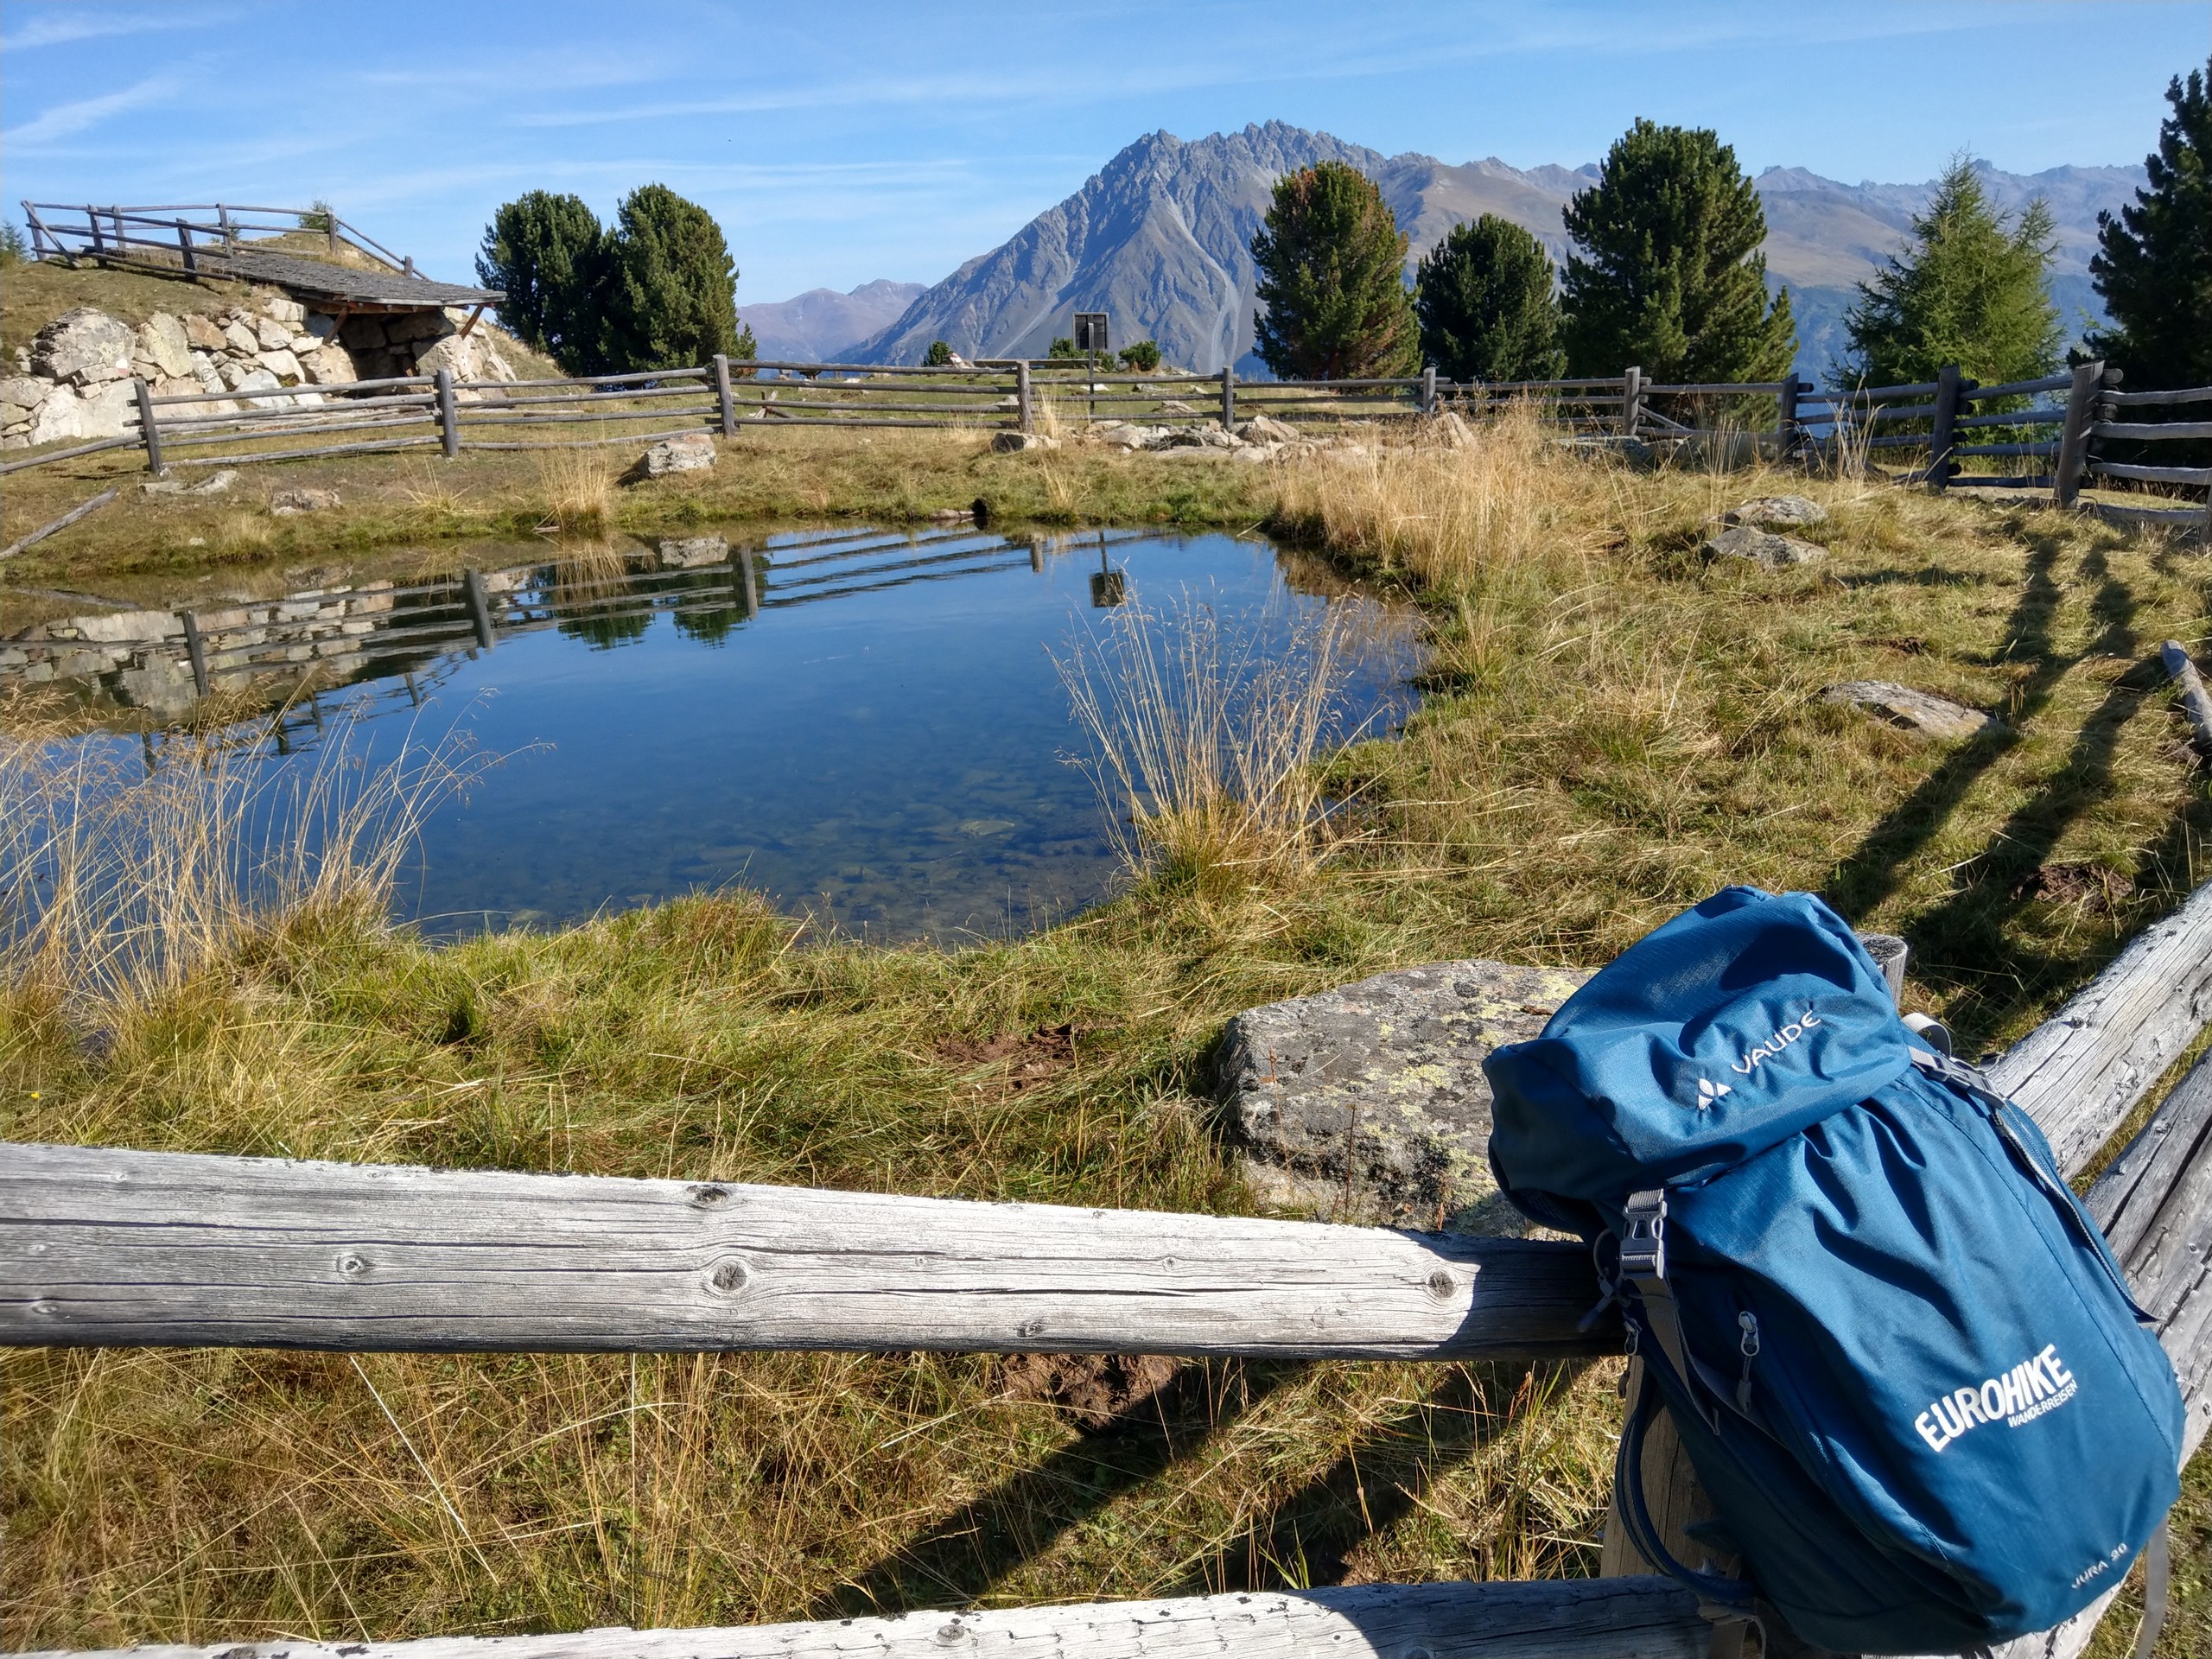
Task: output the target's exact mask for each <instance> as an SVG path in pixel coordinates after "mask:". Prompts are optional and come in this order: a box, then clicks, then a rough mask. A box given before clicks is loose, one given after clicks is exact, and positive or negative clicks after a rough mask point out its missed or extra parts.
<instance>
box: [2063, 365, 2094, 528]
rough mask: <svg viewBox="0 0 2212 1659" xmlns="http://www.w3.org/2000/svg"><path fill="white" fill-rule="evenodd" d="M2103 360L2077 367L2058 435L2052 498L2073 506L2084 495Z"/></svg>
mask: <svg viewBox="0 0 2212 1659" xmlns="http://www.w3.org/2000/svg"><path fill="white" fill-rule="evenodd" d="M2104 374H2105V365H2104V364H2103V362H2102V361H2101V360H2100V361H2097V362H2094V363H2081V364H2076V365H2075V369H2074V384H2073V385H2071V386H2070V387H2069V388H2068V389H2067V392H2066V424H2065V426H2064V427H2063V429H2061V430H2060V432H2059V435H2058V465H2057V467H2056V468H2055V469H2054V470H2053V473H2052V475H2051V480H2050V499H2051V500H2052V501H2053V502H2055V503H2056V505H2059V506H2062V507H2070V506H2072V505H2074V498H2075V496H2076V495H2078V494H2080V493H2081V490H2082V473H2083V472H2085V471H2086V470H2087V469H2088V464H2089V427H2090V425H2091V424H2092V423H2094V421H2095V420H2096V418H2097V392H2098V390H2099V386H2100V383H2101V381H2102V380H2103V379H2104Z"/></svg>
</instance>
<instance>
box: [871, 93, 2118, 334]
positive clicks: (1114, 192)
mask: <svg viewBox="0 0 2212 1659" xmlns="http://www.w3.org/2000/svg"><path fill="white" fill-rule="evenodd" d="M1321 161H1341V162H1348V163H1350V164H1351V165H1352V166H1354V167H1357V168H1359V169H1360V171H1362V172H1363V173H1365V174H1366V175H1368V176H1369V177H1370V178H1372V179H1374V180H1375V181H1376V185H1377V186H1378V187H1379V188H1381V190H1382V193H1383V199H1384V200H1386V201H1388V202H1389V204H1390V207H1391V209H1392V211H1393V212H1394V213H1396V214H1397V216H1398V226H1399V228H1400V229H1401V230H1402V231H1405V232H1407V234H1408V251H1407V260H1408V268H1409V269H1410V267H1411V265H1412V264H1413V262H1414V261H1415V260H1417V259H1418V258H1419V257H1420V256H1421V254H1422V253H1423V252H1424V251H1427V249H1428V248H1429V247H1431V246H1433V245H1434V244H1435V243H1436V242H1437V241H1439V240H1440V239H1441V238H1442V237H1443V236H1444V235H1445V233H1446V232H1448V231H1449V230H1450V229H1451V228H1452V226H1454V225H1456V224H1460V223H1464V222H1465V221H1466V220H1468V219H1473V218H1475V217H1476V216H1477V215H1478V214H1479V213H1500V214H1502V215H1503V216H1504V217H1505V218H1508V219H1512V220H1514V221H1515V222H1516V224H1520V225H1522V226H1525V227H1527V228H1528V229H1529V231H1531V232H1534V233H1535V235H1536V237H1537V238H1539V239H1540V240H1541V242H1542V243H1543V244H1544V245H1545V248H1546V250H1547V251H1548V252H1549V253H1550V254H1551V256H1552V258H1553V261H1554V264H1560V263H1563V261H1564V259H1565V257H1566V253H1567V232H1566V227H1565V225H1564V223H1563V221H1562V219H1561V218H1560V213H1561V210H1562V209H1563V208H1564V207H1565V206H1566V204H1567V200H1568V198H1569V197H1570V196H1572V195H1573V193H1574V192H1575V191H1577V190H1579V189H1582V188H1586V187H1587V186H1588V185H1589V184H1591V183H1592V182H1593V181H1595V180H1596V178H1597V176H1598V169H1597V167H1596V165H1595V164H1594V163H1588V164H1585V165H1583V166H1581V167H1579V168H1568V167H1564V166H1560V165H1558V164H1556V163H1547V164H1544V165H1542V166H1539V167H1534V168H1516V167H1513V166H1511V165H1510V164H1509V163H1507V162H1503V161H1501V160H1500V159H1498V158H1497V157H1496V156H1486V157H1484V158H1483V159H1481V160H1478V161H1473V162H1459V163H1456V164H1455V163H1452V162H1445V161H1442V160H1440V158H1438V157H1436V156H1427V155H1423V154H1421V153H1419V152H1413V151H1409V152H1407V153H1405V154H1402V155H1398V156H1384V155H1383V154H1382V153H1381V152H1380V151H1378V150H1374V149H1368V148H1366V147H1364V146H1363V145H1358V144H1354V143H1349V142H1347V141H1345V140H1344V139H1341V138H1338V137H1335V136H1334V135H1332V134H1330V133H1325V132H1316V131H1312V130H1307V129H1306V128H1302V127H1295V126H1292V125H1290V124H1288V123H1287V122H1282V121H1269V122H1266V123H1263V124H1262V123H1255V124H1249V125H1247V126H1245V127H1244V128H1243V129H1242V130H1239V131H1236V132H1233V133H1213V134H1210V135H1209V136H1207V137H1204V138H1198V139H1191V140H1185V139H1181V138H1178V137H1175V136H1174V135H1173V134H1172V133H1170V132H1167V131H1166V130H1158V131H1154V132H1150V133H1147V134H1145V135H1143V136H1142V137H1139V138H1137V139H1135V140H1134V141H1133V142H1131V143H1128V144H1127V145H1125V146H1124V147H1123V148H1122V149H1121V150H1120V151H1119V152H1117V153H1116V155H1115V156H1112V157H1111V158H1110V159H1109V161H1108V162H1106V163H1105V165H1104V166H1103V167H1101V168H1099V170H1098V171H1097V172H1096V173H1095V174H1093V175H1091V176H1090V178H1089V179H1087V180H1086V181H1084V185H1083V186H1082V188H1080V189H1078V190H1077V191H1076V192H1075V193H1074V194H1071V195H1070V196H1068V197H1067V198H1066V199H1065V200H1062V201H1060V202H1058V203H1057V204H1055V205H1054V206H1053V207H1049V208H1047V209H1046V210H1045V211H1044V212H1043V213H1039V214H1038V215H1037V216H1036V217H1035V218H1033V219H1031V220H1030V221H1029V222H1028V223H1027V225H1025V226H1022V227H1021V228H1020V230H1018V231H1016V232H1014V235H1013V236H1011V237H1009V238H1007V240H1006V241H1005V242H1003V243H1001V245H999V246H998V247H996V248H994V249H991V250H989V251H987V252H984V253H980V254H977V255H976V256H975V257H972V258H970V259H968V260H965V261H963V263H962V264H961V265H960V267H959V268H958V269H957V270H955V271H953V272H952V273H951V274H950V276H948V277H944V279H943V280H941V281H939V282H938V283H933V284H931V285H930V286H929V287H928V288H927V289H925V290H924V291H922V292H921V293H920V294H919V295H918V296H916V297H915V299H914V301H913V302H912V304H911V305H910V306H909V307H908V308H906V310H905V311H904V312H903V313H902V314H900V315H899V316H898V317H897V318H896V319H894V320H893V321H890V322H888V323H887V325H886V326H884V327H881V328H880V330H879V331H878V332H877V333H876V334H874V335H872V336H870V337H869V338H868V339H866V340H861V341H860V342H859V343H858V345H857V346H855V353H856V356H857V360H860V361H863V362H881V363H888V362H914V361H918V359H920V357H921V355H922V353H924V352H925V351H926V350H927V349H928V346H929V344H930V342H931V340H939V339H941V340H945V341H947V342H948V343H950V345H951V346H952V348H953V349H954V350H955V351H957V352H959V353H962V354H963V355H964V356H968V357H971V358H973V357H1012V356H1017V355H1019V356H1029V357H1041V356H1043V355H1044V354H1045V353H1046V349H1047V347H1048V346H1049V345H1050V343H1051V341H1052V339H1053V338H1055V337H1056V336H1059V335H1065V334H1069V333H1071V328H1072V317H1073V314H1074V313H1075V312H1077V311H1078V310H1082V311H1099V310H1103V311H1105V312H1106V313H1107V314H1108V315H1109V318H1110V319H1111V320H1112V321H1111V327H1112V328H1113V330H1114V338H1115V340H1116V342H1117V343H1123V342H1126V341H1128V340H1137V339H1143V338H1147V337H1149V338H1152V339H1154V340H1158V341H1159V342H1160V348H1161V350H1162V351H1163V352H1164V353H1166V356H1167V359H1168V360H1169V361H1171V362H1173V363H1178V364H1180V365H1184V366H1185V367H1189V368H1192V369H1196V370H1198V372H1201V373H1211V372H1215V371H1217V370H1218V369H1219V368H1220V367H1221V366H1222V365H1223V364H1224V363H1225V362H1233V363H1235V364H1236V368H1237V371H1238V372H1239V373H1242V374H1248V375H1251V376H1254V377H1255V378H1256V377H1263V376H1264V375H1265V373H1266V371H1265V370H1264V369H1263V368H1262V366H1261V365H1259V363H1258V361H1257V359H1255V358H1254V357H1253V356H1252V354H1251V345H1252V310H1253V308H1254V305H1255V283H1256V272H1255V270H1254V269H1253V266H1252V261H1251V254H1250V245H1251V238H1252V232H1254V231H1255V230H1257V229H1258V228H1259V226H1260V224H1261V221H1262V216H1263V215H1264V214H1265V213H1266V211H1267V206H1268V200H1269V199H1270V196H1271V194H1272V190H1273V187H1274V181H1275V179H1276V178H1277V177H1279V176H1281V175H1282V174H1283V173H1287V172H1289V171H1293V170H1294V169H1295V168H1300V167H1309V166H1312V165H1313V164H1314V163H1315V162H1321ZM1977 169H1978V171H1980V175H1981V177H1982V180H1983V182H1984V185H1985V187H1986V188H1987V189H1988V191H1989V194H1990V196H1991V198H1992V200H1993V201H1994V202H1995V203H1996V205H1997V206H1998V207H2000V208H2002V209H2004V210H2005V211H2008V212H2013V213H2017V212H2018V210H2019V209H2020V208H2021V207H2024V206H2025V205H2026V203H2027V202H2028V201H2029V200H2031V199H2033V198H2034V197H2035V196H2036V195H2037V194H2041V195H2042V196H2043V197H2044V199H2045V200H2048V201H2049V202H2050V206H2051V212H2052V216H2053V219H2054V221H2055V224H2054V241H2055V243H2056V251H2055V253H2054V257H2053V260H2052V267H2051V283H2050V286H2051V294H2052V297H2053V299H2054V300H2055V301H2056V302H2057V304H2058V306H2059V308H2060V315H2061V316H2062V318H2063V320H2064V321H2065V322H2066V323H2067V325H2068V327H2069V330H2070V331H2073V332H2078V331H2079V329H2080V328H2081V327H2083V326H2085V325H2086V323H2087V322H2088V321H2089V320H2090V319H2091V317H2093V316H2094V315H2095V312H2096V304H2097V302H2096V297H2095V294H2094V289H2092V287H2091V285H2090V283H2089V279H2088V259H2089V256H2090V254H2091V253H2093V252H2094V251H2095V245H2096V214H2097V212H2098V211H2099V210H2100V209H2108V210H2109V209H2116V208H2117V207H2120V205H2121V204H2122V203H2124V202H2126V201H2127V200H2132V197H2133V191H2134V190H2135V189H2136V188H2139V186H2140V185H2141V184H2142V183H2143V181H2144V174H2143V169H2142V168H2139V167H2081V166H2064V167H2058V168H2049V169H2046V170H2045V171H2044V172H2041V173H2037V174H2031V175H2023V174H2013V173H2006V172H2004V171H2002V170H2001V169H1999V168H1993V167H1990V166H1988V165H1986V163H1977ZM1753 183H1754V185H1755V186H1756V188H1758V192H1759V194H1760V199H1761V200H1762V201H1763V202H1764V205H1765V207H1766V212H1767V241H1766V245H1765V252H1766V256H1767V269H1768V279H1769V285H1770V288H1772V287H1779V286H1781V285H1783V284H1784V283H1786V284H1787V285H1788V286H1789V289H1790V298H1791V304H1792V309H1793V312H1794V313H1795V314H1796V317H1797V321H1798V353H1797V357H1798V367H1799V371H1800V372H1802V373H1808V374H1813V375H1815V376H1821V375H1824V374H1825V372H1827V370H1828V369H1829V368H1830V366H1831V364H1832V362H1833V360H1834V359H1836V358H1838V357H1840V355H1841V352H1842V348H1843V345H1844V338H1845V336H1844V327H1843V319H1844V315H1845V314H1846V313H1847V310H1848V308H1849V306H1850V304H1851V302H1852V300H1853V297H1854V293H1855V289H1854V286H1853V285H1854V284H1855V283H1859V282H1861V281H1864V280H1866V278H1867V277H1871V276H1872V274H1873V272H1874V271H1875V270H1877V269H1878V268H1879V266H1880V264H1881V262H1882V261H1883V260H1884V259H1885V258H1887V257H1888V256H1889V255H1891V253H1893V252H1895V251H1897V249H1898V248H1899V247H1900V246H1901V245H1903V243H1904V238H1905V236H1906V233H1907V232H1908V229H1909V226H1910V214H1911V213H1913V212H1914V211H1915V210H1916V209H1917V208H1918V207H1920V206H1921V205H1922V204H1923V202H1925V200H1927V198H1928V194H1929V191H1930V189H1931V188H1933V186H1932V181H1929V182H1923V183H1918V184H1882V183H1876V182H1872V181H1866V182H1862V183H1860V184H1858V185H1850V184H1846V183H1843V182H1841V181H1838V180H1834V179H1828V178H1825V177H1823V176H1822V175H1819V174H1816V173H1814V172H1812V171H1810V170H1809V169H1808V168H1784V167H1771V168H1768V169H1766V171H1765V172H1764V173H1762V174H1761V175H1759V176H1758V178H1757V179H1756V180H1754V181H1753Z"/></svg>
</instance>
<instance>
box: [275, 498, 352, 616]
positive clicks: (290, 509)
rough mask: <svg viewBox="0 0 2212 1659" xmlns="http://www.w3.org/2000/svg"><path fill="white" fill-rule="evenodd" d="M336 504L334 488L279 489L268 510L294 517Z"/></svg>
mask: <svg viewBox="0 0 2212 1659" xmlns="http://www.w3.org/2000/svg"><path fill="white" fill-rule="evenodd" d="M336 505H338V492H337V491H335V490H310V489H293V490H279V491H277V493H276V494H274V495H272V496H270V498H269V511H270V512H273V513H275V514H276V515H277V517H278V518H296V517H297V516H298V515H299V514H301V513H303V512H329V511H330V510H331V509H332V508H334V507H335V506H336ZM310 608H312V607H310Z"/></svg>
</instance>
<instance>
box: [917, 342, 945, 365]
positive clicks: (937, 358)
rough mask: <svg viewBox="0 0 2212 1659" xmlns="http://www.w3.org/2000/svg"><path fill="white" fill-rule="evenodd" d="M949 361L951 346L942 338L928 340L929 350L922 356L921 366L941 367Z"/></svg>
mask: <svg viewBox="0 0 2212 1659" xmlns="http://www.w3.org/2000/svg"><path fill="white" fill-rule="evenodd" d="M951 361H952V347H951V346H950V345H949V344H947V343H946V342H945V341H944V340H931V341H930V348H929V350H928V351H927V352H926V353H924V355H923V357H922V366H923V367H925V368H931V369H941V368H943V367H944V365H946V364H948V363H950V362H951Z"/></svg>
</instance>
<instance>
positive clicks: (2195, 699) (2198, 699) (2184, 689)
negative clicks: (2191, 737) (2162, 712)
mask: <svg viewBox="0 0 2212 1659" xmlns="http://www.w3.org/2000/svg"><path fill="white" fill-rule="evenodd" d="M2158 660H2159V661H2160V662H2161V663H2162V664H2164V666H2165V671H2166V673H2167V675H2168V676H2169V677H2171V679H2172V680H2173V683H2175V684H2176V685H2177V686H2178V687H2180V688H2181V704H2182V709H2183V712H2184V713H2186V714H2187V715H2189V723H2190V729H2191V731H2192V732H2193V733H2194V734H2195V735H2196V747H2198V748H2199V749H2201V750H2203V751H2205V752H2207V753H2212V696H2206V695H2205V691H2204V677H2203V676H2202V675H2201V674H2199V673H2198V672H2197V671H2196V664H2195V663H2193V662H2191V661H2190V657H2189V648H2188V647H2187V646H2186V645H2183V644H2182V642H2181V641H2180V640H2178V639H2169V640H2167V641H2166V642H2165V644H2164V645H2160V646H2159V647H2158Z"/></svg>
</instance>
